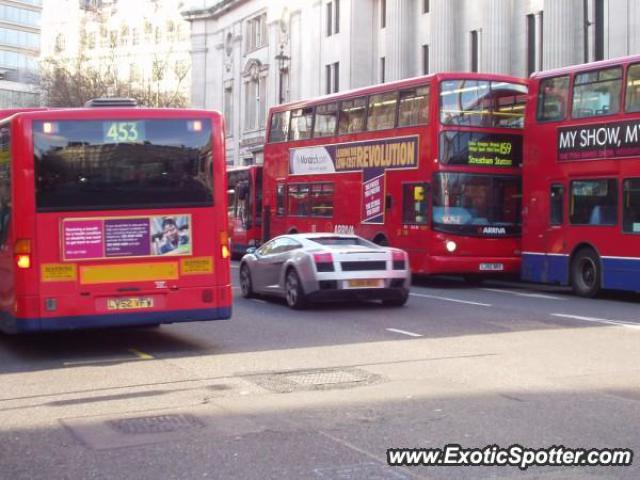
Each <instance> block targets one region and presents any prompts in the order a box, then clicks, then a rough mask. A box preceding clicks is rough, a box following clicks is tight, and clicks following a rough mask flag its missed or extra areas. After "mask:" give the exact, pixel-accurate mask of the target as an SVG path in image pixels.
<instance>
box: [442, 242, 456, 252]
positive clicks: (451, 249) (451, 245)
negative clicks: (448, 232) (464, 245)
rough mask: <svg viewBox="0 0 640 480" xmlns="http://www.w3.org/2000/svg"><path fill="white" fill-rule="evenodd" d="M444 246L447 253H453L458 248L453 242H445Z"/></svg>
mask: <svg viewBox="0 0 640 480" xmlns="http://www.w3.org/2000/svg"><path fill="white" fill-rule="evenodd" d="M445 246H446V247H447V251H448V252H449V253H453V252H455V251H456V248H458V245H457V244H456V242H454V241H453V240H447V243H446V245H445Z"/></svg>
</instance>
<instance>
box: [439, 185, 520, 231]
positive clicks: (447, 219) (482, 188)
mask: <svg viewBox="0 0 640 480" xmlns="http://www.w3.org/2000/svg"><path fill="white" fill-rule="evenodd" d="M521 192H522V186H521V181H520V178H519V177H515V176H492V175H474V174H467V173H436V174H435V175H434V176H433V229H434V230H437V231H441V232H447V233H453V234H459V235H471V236H490V237H499V236H512V235H519V234H520V230H521V218H520V210H521V203H522V194H521Z"/></svg>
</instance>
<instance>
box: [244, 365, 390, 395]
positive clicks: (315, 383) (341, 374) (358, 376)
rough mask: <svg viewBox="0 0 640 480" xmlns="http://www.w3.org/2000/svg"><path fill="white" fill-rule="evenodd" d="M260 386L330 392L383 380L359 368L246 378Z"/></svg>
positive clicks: (270, 388)
mask: <svg viewBox="0 0 640 480" xmlns="http://www.w3.org/2000/svg"><path fill="white" fill-rule="evenodd" d="M246 378H247V379H248V380H251V381H253V382H254V383H256V384H258V385H259V386H261V387H263V388H266V389H267V390H271V391H273V392H277V393H290V392H295V391H301V390H330V389H338V388H354V387H359V386H363V385H370V384H372V383H376V382H378V381H380V380H381V377H380V376H379V375H375V374H373V373H369V372H367V371H365V370H361V369H358V368H318V369H311V370H294V371H288V372H276V373H271V374H265V375H251V376H248V377H246Z"/></svg>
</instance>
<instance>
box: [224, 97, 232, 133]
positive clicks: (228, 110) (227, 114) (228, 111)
mask: <svg viewBox="0 0 640 480" xmlns="http://www.w3.org/2000/svg"><path fill="white" fill-rule="evenodd" d="M224 121H225V124H226V126H225V127H226V128H225V132H226V134H227V137H231V136H233V87H232V86H228V87H225V89H224Z"/></svg>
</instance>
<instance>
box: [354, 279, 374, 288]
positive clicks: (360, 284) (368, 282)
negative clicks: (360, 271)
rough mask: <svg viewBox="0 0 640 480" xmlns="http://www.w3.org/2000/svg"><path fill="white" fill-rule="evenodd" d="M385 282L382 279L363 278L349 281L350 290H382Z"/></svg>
mask: <svg viewBox="0 0 640 480" xmlns="http://www.w3.org/2000/svg"><path fill="white" fill-rule="evenodd" d="M382 286H383V281H382V279H380V278H375V279H371V278H363V279H356V280H347V287H348V288H382Z"/></svg>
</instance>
